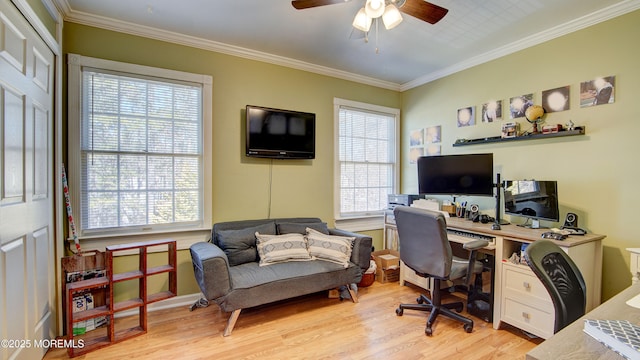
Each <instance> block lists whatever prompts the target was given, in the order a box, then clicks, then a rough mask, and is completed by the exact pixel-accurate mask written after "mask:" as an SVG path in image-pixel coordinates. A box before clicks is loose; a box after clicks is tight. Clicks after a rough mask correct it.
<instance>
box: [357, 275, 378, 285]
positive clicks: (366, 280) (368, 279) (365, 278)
mask: <svg viewBox="0 0 640 360" xmlns="http://www.w3.org/2000/svg"><path fill="white" fill-rule="evenodd" d="M375 279H376V273H375V272H372V273H369V274H362V280H360V282H359V283H358V287H367V286H371V285H372V284H373V282H374V281H375Z"/></svg>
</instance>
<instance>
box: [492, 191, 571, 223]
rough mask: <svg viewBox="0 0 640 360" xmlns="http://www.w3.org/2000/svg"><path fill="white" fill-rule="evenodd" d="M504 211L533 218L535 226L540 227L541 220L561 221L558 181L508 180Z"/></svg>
mask: <svg viewBox="0 0 640 360" xmlns="http://www.w3.org/2000/svg"><path fill="white" fill-rule="evenodd" d="M504 213H505V214H508V215H516V216H522V217H525V218H529V219H532V220H533V224H532V225H531V227H533V228H538V227H540V220H547V221H555V222H557V221H559V220H560V215H559V213H560V211H559V208H558V184H557V182H556V181H540V180H506V181H505V182H504Z"/></svg>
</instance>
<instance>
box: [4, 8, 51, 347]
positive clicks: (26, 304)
mask: <svg viewBox="0 0 640 360" xmlns="http://www.w3.org/2000/svg"><path fill="white" fill-rule="evenodd" d="M53 74H54V56H53V53H52V52H51V51H50V49H49V48H48V47H47V46H46V45H45V43H44V42H43V41H42V40H41V39H40V38H39V37H38V35H37V34H36V32H35V31H34V30H33V29H32V28H31V27H30V26H29V24H28V23H27V21H26V20H25V19H24V18H23V17H22V15H21V14H20V13H19V12H18V11H17V9H16V8H15V7H14V6H13V5H12V4H11V3H10V2H9V1H6V0H3V1H1V2H0V340H2V341H3V343H2V345H3V346H0V354H1V355H2V359H40V358H42V357H43V356H44V353H45V352H46V349H44V348H41V347H38V346H37V345H38V341H39V340H42V339H52V338H54V336H55V326H56V321H55V320H56V308H55V258H54V256H55V254H54V250H55V247H54V235H55V233H54V231H55V229H54V217H53V206H54V205H53V203H54V202H53V201H54V193H53V191H54V186H53V184H54V179H53V175H52V174H53V173H54V166H53V112H54V109H53V99H54V94H53V89H54V86H53ZM5 340H6V341H5ZM7 341H8V342H7Z"/></svg>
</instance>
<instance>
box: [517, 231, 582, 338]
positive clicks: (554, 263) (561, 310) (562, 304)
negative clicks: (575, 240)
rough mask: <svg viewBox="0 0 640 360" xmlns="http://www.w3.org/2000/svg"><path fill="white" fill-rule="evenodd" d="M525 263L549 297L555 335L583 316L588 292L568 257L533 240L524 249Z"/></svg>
mask: <svg viewBox="0 0 640 360" xmlns="http://www.w3.org/2000/svg"><path fill="white" fill-rule="evenodd" d="M525 259H526V260H527V264H529V267H530V268H531V270H533V272H534V273H535V274H536V276H537V277H538V278H539V279H540V281H542V284H543V285H544V286H545V288H546V289H547V291H548V292H549V295H550V296H551V301H552V302H553V307H554V308H555V312H556V319H555V326H554V333H556V332H558V331H560V330H561V329H562V328H564V327H565V326H567V325H569V324H570V323H572V322H574V321H575V320H577V319H578V318H580V317H581V316H583V315H584V313H585V306H586V293H587V288H586V286H585V283H584V278H583V277H582V274H581V273H580V270H579V269H578V267H577V266H576V264H575V263H574V262H573V260H571V258H570V257H569V255H567V254H566V253H565V252H564V251H562V249H561V248H560V247H559V246H558V245H556V244H554V243H553V242H552V241H549V240H536V241H534V242H533V243H531V244H529V246H527V248H526V249H525Z"/></svg>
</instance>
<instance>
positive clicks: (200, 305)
mask: <svg viewBox="0 0 640 360" xmlns="http://www.w3.org/2000/svg"><path fill="white" fill-rule="evenodd" d="M207 306H209V300H207V299H205V298H200V299H198V301H196V302H195V303H193V304H191V306H189V311H193V310H195V309H196V308H204V307H207Z"/></svg>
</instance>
